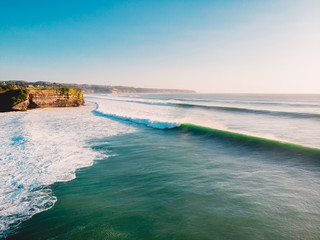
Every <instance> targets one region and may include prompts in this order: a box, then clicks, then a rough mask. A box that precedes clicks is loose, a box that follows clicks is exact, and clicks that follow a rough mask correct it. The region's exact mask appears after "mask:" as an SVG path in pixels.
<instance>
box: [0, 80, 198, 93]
mask: <svg viewBox="0 0 320 240" xmlns="http://www.w3.org/2000/svg"><path fill="white" fill-rule="evenodd" d="M0 82H1V81H0ZM2 84H3V85H10V86H11V85H12V87H13V88H16V89H18V88H45V89H52V88H81V89H82V91H83V93H114V94H117V93H120V94H121V93H196V92H195V91H192V90H181V89H157V88H134V87H125V86H106V85H90V84H71V83H52V82H43V81H38V82H26V81H16V80H10V81H2Z"/></svg>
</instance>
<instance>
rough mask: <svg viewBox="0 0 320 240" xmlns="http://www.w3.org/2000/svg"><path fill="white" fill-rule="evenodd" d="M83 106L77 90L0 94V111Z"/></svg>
mask: <svg viewBox="0 0 320 240" xmlns="http://www.w3.org/2000/svg"><path fill="white" fill-rule="evenodd" d="M83 104H84V98H83V94H82V90H81V89H78V88H59V89H19V90H12V91H7V92H4V93H0V111H1V112H6V111H26V110H27V109H31V108H47V107H78V106H81V105H83Z"/></svg>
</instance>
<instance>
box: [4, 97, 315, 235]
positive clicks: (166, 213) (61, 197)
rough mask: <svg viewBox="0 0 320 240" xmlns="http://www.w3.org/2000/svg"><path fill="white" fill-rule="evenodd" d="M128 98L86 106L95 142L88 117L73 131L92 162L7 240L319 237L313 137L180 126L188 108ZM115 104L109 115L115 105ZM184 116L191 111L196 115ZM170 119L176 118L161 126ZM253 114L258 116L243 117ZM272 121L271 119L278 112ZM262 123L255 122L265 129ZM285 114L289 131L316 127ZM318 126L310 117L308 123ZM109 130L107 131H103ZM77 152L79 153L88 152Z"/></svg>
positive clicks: (58, 186)
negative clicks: (298, 124)
mask: <svg viewBox="0 0 320 240" xmlns="http://www.w3.org/2000/svg"><path fill="white" fill-rule="evenodd" d="M185 97H186V96H185ZM101 98H103V96H101ZM145 98H146V99H147V97H145ZM149 98H155V97H154V96H153V95H151V96H150V97H149ZM149 98H148V99H149ZM159 98H160V97H159V96H158V97H157V99H158V100H159ZM165 98H166V96H161V99H160V100H161V101H165ZM168 98H169V99H168V101H172V100H171V99H170V96H169V97H168ZM171 98H172V96H171ZM228 99H230V98H228ZM246 99H247V98H246ZM123 100H124V99H121V101H118V100H115V101H114V102H116V103H117V105H116V106H117V107H115V108H114V109H117V111H118V112H113V113H112V112H106V111H107V109H108V108H107V106H108V103H107V102H106V103H104V102H103V101H105V100H97V101H96V102H97V103H98V104H99V105H98V108H95V107H93V106H91V108H88V111H87V110H86V108H83V109H82V110H81V111H84V112H85V114H87V115H88V116H89V117H88V119H95V120H94V124H92V125H90V126H91V127H90V131H91V132H94V133H95V134H96V137H95V136H94V135H95V134H90V136H82V135H81V134H80V133H85V132H86V131H85V129H86V127H85V126H87V127H89V123H90V121H88V122H87V121H86V122H85V123H83V130H84V131H80V132H77V131H78V129H77V128H76V126H75V128H74V131H75V132H77V134H78V135H79V137H81V139H85V141H84V142H85V145H84V146H83V147H84V149H86V151H85V152H80V154H81V156H90V158H91V159H92V158H93V159H94V163H93V165H92V164H87V167H86V166H81V167H82V168H78V170H76V173H75V176H76V177H75V178H72V179H73V180H71V179H69V180H71V181H54V182H52V183H50V184H49V185H43V187H44V188H46V189H50V191H51V192H50V196H51V197H53V196H54V197H55V198H56V201H54V202H53V206H52V207H51V206H50V208H48V209H46V211H42V212H40V213H38V214H35V215H32V217H31V218H30V219H28V220H27V219H24V220H23V221H21V224H20V225H18V227H15V228H13V229H12V230H11V231H9V232H8V234H7V236H8V237H7V239H26V240H27V239H177V240H178V239H181V240H182V239H183V240H184V239H319V234H320V158H319V154H318V150H319V149H318V148H317V147H315V145H317V144H318V143H317V139H315V138H314V141H313V140H312V139H313V137H312V136H313V135H309V136H304V137H303V138H302V139H303V140H302V141H301V142H295V141H293V140H294V139H295V138H294V136H293V135H294V134H292V133H288V136H289V137H288V138H287V139H286V140H287V141H285V142H284V143H283V142H281V141H277V140H276V138H270V139H266V137H268V136H269V134H270V132H263V131H262V129H264V127H263V126H261V128H258V127H257V128H256V129H259V132H260V134H257V135H253V136H251V135H247V134H248V131H244V132H241V131H234V129H233V128H232V126H231V125H232V123H234V121H235V120H232V119H231V120H230V125H228V126H224V127H228V128H227V129H226V128H221V129H220V130H217V129H218V127H217V126H218V124H217V123H216V121H215V122H214V123H215V127H216V128H214V129H213V128H210V129H211V130H208V129H207V127H208V125H209V126H210V127H213V126H212V125H210V124H211V123H208V121H205V119H204V118H203V116H204V115H201V116H202V119H200V120H198V122H200V121H203V122H206V123H207V124H204V126H205V127H190V125H188V124H189V122H190V121H184V120H186V118H185V117H183V121H181V123H185V122H186V123H188V124H187V125H183V124H182V125H179V122H178V121H177V119H178V118H177V116H182V115H183V114H184V111H186V110H185V108H180V107H174V106H163V104H164V102H161V103H160V104H162V105H156V104H159V102H156V103H155V102H151V103H150V101H148V104H144V103H136V102H135V103H134V104H144V105H143V106H147V107H146V108H144V107H141V109H142V110H143V111H142V110H141V109H134V111H135V112H134V113H129V112H128V111H127V106H126V105H125V104H127V102H123ZM135 101H137V99H135ZM138 101H141V100H140V96H139V100H138ZM251 101H253V100H252V99H251ZM118 103H120V105H118ZM130 104H131V103H130ZM295 104H296V102H295ZM109 106H110V108H109V109H108V111H112V110H113V108H112V107H113V106H112V102H110V105H109ZM132 106H133V105H131V106H130V108H131V107H132ZM135 106H136V105H135ZM160 106H161V107H164V108H160V109H158V107H160ZM149 107H150V108H149ZM103 108H105V109H106V111H102V109H103ZM172 108H174V110H175V111H173V112H167V110H168V109H169V110H170V111H171V109H172ZM175 108H177V109H175ZM99 109H100V110H99ZM150 109H151V110H150ZM153 110H154V111H155V112H157V113H158V114H159V113H161V114H159V115H154V114H152V117H153V118H155V119H156V120H157V121H154V119H152V118H151V117H149V118H148V117H147V115H148V114H150V112H151V111H153ZM157 110H158V111H157ZM52 111H54V113H56V111H58V110H52ZM52 111H51V110H48V112H49V113H51V112H52ZM139 111H140V112H139ZM148 111H150V112H148ZM180 111H181V112H180ZM187 111H188V112H187V114H186V115H190V113H192V112H193V111H194V109H193V108H192V110H191V109H190V111H189V109H187ZM196 111H198V110H196ZM201 111H202V110H201ZM206 111H207V110H206ZM210 111H211V110H210ZM219 111H220V110H219ZM281 111H282V110H281ZM49 113H48V114H49ZM81 113H83V112H81ZM120 113H121V114H122V115H120ZM124 113H125V114H124ZM152 113H153V112H152ZM193 113H194V112H193ZM197 113H199V115H196V114H195V115H194V116H200V112H197ZM33 114H36V112H34V113H33ZM112 114H113V115H112ZM202 114H205V113H203V112H202ZM208 114H209V113H208ZM210 114H211V113H210ZM215 114H217V113H216V112H215ZM227 114H229V113H227ZM237 114H238V113H237ZM241 114H243V113H241ZM245 114H246V113H245ZM250 114H251V113H250ZM259 114H260V113H259ZM87 115H85V116H87ZM19 116H20V115H19ZM49 116H51V115H50V114H49ZM75 116H77V114H75ZM119 116H120V117H119ZM150 116H151V114H150ZM163 116H169V118H170V119H168V120H167V121H166V122H164V121H163V120H164V118H163ZM209 116H210V117H211V115H209ZM236 116H237V115H235V116H234V117H236ZM222 117H226V116H224V115H222ZM222 117H221V118H222ZM246 117H247V118H248V119H252V117H249V116H246V115H244V116H242V115H241V116H239V118H246ZM269 117H270V116H268V117H266V119H268V120H269V121H270V122H273V121H276V119H274V118H277V117H278V116H276V117H275V116H272V118H269ZM259 118H260V115H259V116H258V117H257V118H256V119H252V120H251V122H256V124H257V126H258V120H257V119H259ZM287 118H288V116H287V115H286V116H285V117H284V118H281V119H279V121H278V124H281V123H282V122H285V120H287V123H288V124H287V126H284V125H283V129H285V128H286V127H288V126H289V124H290V122H293V124H294V123H296V121H302V123H306V121H307V120H308V121H309V119H305V118H303V119H299V120H297V119H296V118H294V119H287ZM32 119H33V118H32ZM190 119H191V118H190V117H189V120H190ZM191 120H192V121H191V123H192V124H195V123H198V122H196V120H195V119H191ZM211 120H212V119H211ZM104 121H106V122H104ZM316 121H318V120H317V119H314V118H312V119H310V124H309V125H308V126H309V127H312V126H314V124H316ZM251 122H250V123H251ZM173 123H176V126H177V127H173V128H172V124H173ZM227 123H228V122H225V125H227ZM241 124H242V125H243V126H244V125H245V123H239V126H240V125H241ZM192 126H193V125H192ZM308 126H306V125H304V127H305V128H308ZM55 127H56V126H55ZM269 127H272V126H269ZM276 127H279V126H275V128H276ZM289 127H290V126H289ZM78 128H79V127H78ZM104 128H106V129H109V130H108V131H107V132H101V129H104ZM198 128H200V129H201V131H199V129H198ZM239 128H240V127H239ZM248 128H249V126H248V127H247V128H246V130H247V129H248ZM55 129H56V128H55ZM111 129H113V130H112V131H111ZM212 129H213V130H212ZM120 130H121V131H120ZM226 130H228V131H227V133H226V132H225V131H226ZM64 131H65V130H64ZM110 131H111V132H110ZM220 131H221V132H220ZM271 131H272V130H271ZM308 131H309V130H306V132H308ZM310 131H311V130H310ZM314 131H318V130H317V129H314ZM99 132H100V134H99ZM229 132H231V135H230V133H229ZM233 132H235V133H233ZM237 132H240V135H237V134H238V133H237ZM250 132H254V131H250ZM298 132H299V131H297V134H298ZM87 134H88V133H87ZM234 134H235V135H234ZM243 134H245V135H243ZM234 136H236V137H234ZM239 136H240V137H239ZM262 136H263V137H264V138H262ZM17 139H18V138H17ZM24 139H25V140H26V141H27V140H28V141H31V140H32V139H31V138H28V137H25V138H24ZM17 142H20V144H26V143H21V140H17ZM288 142H289V145H288ZM304 143H305V144H304ZM307 143H314V144H310V145H308V144H307ZM65 144H67V142H65ZM292 144H293V145H292ZM23 146H24V145H23ZM80 147H82V145H81V146H80ZM72 149H73V150H74V152H75V153H76V152H78V151H80V149H81V148H79V149H78V148H74V147H73V148H72ZM65 153H66V154H67V153H68V151H65ZM89 153H90V154H89ZM93 153H94V154H95V155H92V154H93ZM36 156H37V155H36ZM65 156H67V155H65ZM71 160H72V161H76V160H75V159H74V158H71ZM36 197H37V196H34V198H36Z"/></svg>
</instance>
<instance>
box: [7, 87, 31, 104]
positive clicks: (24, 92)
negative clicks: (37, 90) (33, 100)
mask: <svg viewBox="0 0 320 240" xmlns="http://www.w3.org/2000/svg"><path fill="white" fill-rule="evenodd" d="M13 91H15V92H16V95H15V96H13V97H12V98H11V103H12V106H15V105H17V104H19V103H21V102H24V101H25V100H27V98H28V93H29V89H19V90H13Z"/></svg>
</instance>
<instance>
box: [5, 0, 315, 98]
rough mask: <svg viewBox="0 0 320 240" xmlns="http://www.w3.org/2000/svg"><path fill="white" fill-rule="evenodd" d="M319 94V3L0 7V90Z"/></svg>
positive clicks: (255, 0) (162, 1)
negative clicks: (38, 84)
mask: <svg viewBox="0 0 320 240" xmlns="http://www.w3.org/2000/svg"><path fill="white" fill-rule="evenodd" d="M11 79H16V80H17V79H19V80H26V81H38V80H42V81H53V82H70V83H89V84H103V85H126V86H135V87H157V88H181V89H193V90H196V91H198V92H229V93H230V92H244V93H248V92H250V93H255V92H256V93H320V0H300V1H296V0H265V1H262V0H219V1H218V0H211V1H209V0H207V1H206V0H192V1H191V0H184V1H183V0H180V1H177V0H157V1H152V0H149V1H143V0H132V1H122V0H115V1H111V0H109V1H108V0H101V1H99V0H87V1H83V0H68V1H66V0H64V1H60V0H51V1H47V0H38V1H35V0H28V1H26V0H20V1H18V0H0V80H11Z"/></svg>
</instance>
